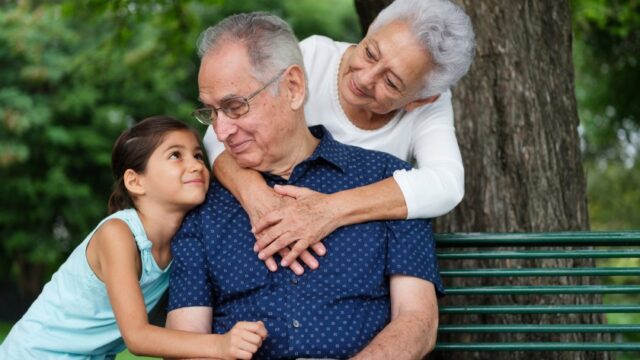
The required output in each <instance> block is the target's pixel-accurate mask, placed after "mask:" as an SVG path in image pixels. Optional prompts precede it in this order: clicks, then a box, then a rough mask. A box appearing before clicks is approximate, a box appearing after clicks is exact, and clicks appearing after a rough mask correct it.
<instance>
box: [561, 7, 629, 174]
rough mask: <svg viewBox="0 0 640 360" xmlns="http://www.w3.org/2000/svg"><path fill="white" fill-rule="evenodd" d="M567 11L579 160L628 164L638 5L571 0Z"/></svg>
mask: <svg viewBox="0 0 640 360" xmlns="http://www.w3.org/2000/svg"><path fill="white" fill-rule="evenodd" d="M572 9H573V23H574V25H573V27H574V32H575V45H574V60H575V66H576V96H577V99H578V103H579V111H580V119H581V121H582V126H583V127H584V135H585V139H586V143H585V145H586V146H585V156H586V157H587V159H589V160H592V159H595V158H599V159H603V158H604V159H608V160H618V161H620V160H622V161H627V163H628V164H630V163H632V162H633V159H634V158H635V156H636V155H637V153H638V150H640V139H639V138H640V135H639V134H640V102H638V101H637V96H636V87H637V84H638V83H640V52H639V50H640V1H638V0H630V1H622V0H615V1H605V0H573V1H572Z"/></svg>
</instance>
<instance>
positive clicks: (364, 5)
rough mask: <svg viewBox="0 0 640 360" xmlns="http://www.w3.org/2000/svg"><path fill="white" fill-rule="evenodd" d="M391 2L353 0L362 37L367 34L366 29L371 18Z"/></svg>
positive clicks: (388, 0) (385, 0) (386, 0)
mask: <svg viewBox="0 0 640 360" xmlns="http://www.w3.org/2000/svg"><path fill="white" fill-rule="evenodd" d="M392 2H393V0H354V3H355V6H356V12H357V13H358V18H359V19H360V30H361V31H362V36H363V37H364V36H365V35H366V34H367V29H368V28H369V25H371V23H372V22H373V19H375V18H376V16H377V15H378V13H379V12H380V11H381V10H382V9H384V8H385V7H387V5H389V4H391V3H392Z"/></svg>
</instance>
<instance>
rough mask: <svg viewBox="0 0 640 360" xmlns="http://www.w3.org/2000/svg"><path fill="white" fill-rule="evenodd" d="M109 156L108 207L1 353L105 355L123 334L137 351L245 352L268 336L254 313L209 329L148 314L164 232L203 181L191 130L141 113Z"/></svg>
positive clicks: (162, 280) (244, 355) (200, 194)
mask: <svg viewBox="0 0 640 360" xmlns="http://www.w3.org/2000/svg"><path fill="white" fill-rule="evenodd" d="M111 165H112V168H113V175H114V177H115V178H116V183H115V190H114V191H113V193H112V194H111V198H110V199H109V213H110V214H111V215H110V216H108V217H107V218H105V219H104V220H102V221H101V222H100V223H99V224H98V226H97V227H96V229H95V230H93V232H91V233H90V234H89V236H87V238H86V239H85V240H84V241H83V242H82V243H81V244H80V245H79V246H78V247H77V248H76V249H75V250H74V251H73V253H72V254H71V256H69V258H68V259H67V261H66V262H65V263H64V264H63V265H62V266H61V267H60V269H58V271H57V272H56V273H55V274H54V275H53V277H52V278H51V281H49V283H48V284H46V285H45V287H44V289H43V291H42V294H40V296H39V297H38V299H36V301H35V302H34V303H33V305H31V307H30V308H29V310H28V311H27V313H26V314H25V315H24V316H23V318H22V319H21V320H20V321H18V323H16V325H15V326H14V327H13V329H11V332H10V333H9V335H8V336H7V338H6V339H5V341H4V342H3V343H2V345H0V359H20V360H24V359H51V358H53V359H58V358H64V359H113V358H115V355H116V354H118V353H119V352H121V351H122V350H124V348H125V343H126V346H127V347H128V348H129V350H130V351H131V352H132V353H134V354H139V355H148V356H158V357H211V358H223V359H227V358H241V359H250V358H251V356H252V355H253V353H255V352H256V351H257V349H258V348H259V347H260V345H261V344H262V341H263V340H264V339H265V337H266V336H267V332H266V329H265V327H264V324H262V322H241V323H238V324H236V325H235V327H234V328H233V329H231V331H229V332H228V333H227V334H224V335H214V334H195V333H189V332H184V331H178V330H169V329H165V328H161V327H157V326H153V325H150V324H149V322H148V319H147V313H148V312H149V311H150V310H151V309H152V308H153V307H154V306H155V305H156V304H157V303H158V300H159V299H160V297H161V295H162V294H163V293H164V291H165V289H166V288H167V284H168V279H169V270H170V268H171V252H170V242H171V238H172V237H173V235H174V234H175V232H176V231H177V230H178V228H179V227H180V223H181V222H182V219H183V217H184V216H185V214H186V213H187V212H188V211H189V210H191V209H192V208H194V207H195V206H197V205H199V204H200V203H202V202H203V201H204V198H205V195H206V193H207V189H208V187H209V172H208V170H207V166H206V165H205V163H204V157H203V151H202V149H201V147H200V144H199V142H198V136H197V134H196V133H195V132H194V131H193V130H191V129H190V128H189V127H188V126H186V125H185V124H183V123H182V122H180V121H178V120H176V119H173V118H170V117H164V116H158V117H152V118H148V119H145V120H143V121H142V122H140V123H138V124H136V125H135V126H133V127H132V128H130V129H128V130H126V131H125V132H124V133H123V134H122V135H120V137H119V138H118V140H117V141H116V143H115V145H114V147H113V153H112V159H111ZM123 340H124V341H123Z"/></svg>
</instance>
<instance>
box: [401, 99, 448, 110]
mask: <svg viewBox="0 0 640 360" xmlns="http://www.w3.org/2000/svg"><path fill="white" fill-rule="evenodd" d="M438 98H440V95H433V96H430V97H428V98H426V99H418V100H413V101H412V102H410V103H408V104H407V105H405V106H404V109H405V110H406V111H413V110H415V109H417V108H419V107H420V106H422V105H427V104H431V103H432V102H434V101H436V100H438Z"/></svg>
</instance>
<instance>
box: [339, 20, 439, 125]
mask: <svg viewBox="0 0 640 360" xmlns="http://www.w3.org/2000/svg"><path fill="white" fill-rule="evenodd" d="M345 60H346V66H347V68H346V71H345V73H343V74H342V76H341V78H340V82H339V87H340V89H339V90H340V95H342V100H343V101H345V102H346V103H348V104H349V105H351V106H355V107H357V108H364V109H367V110H369V111H372V112H374V113H377V114H386V113H389V112H391V111H394V110H397V109H399V108H402V107H404V106H405V105H406V104H408V103H409V102H411V101H413V100H416V98H415V97H416V94H417V93H418V91H420V90H421V89H422V87H423V85H424V78H425V76H426V74H427V73H428V72H429V71H430V70H431V66H432V65H431V60H430V57H429V55H428V53H427V52H426V51H425V50H423V48H422V46H421V45H420V43H419V42H418V40H417V39H416V38H415V36H414V34H413V33H412V31H411V28H410V27H409V25H408V24H407V23H406V22H402V21H394V22H391V23H388V24H385V25H383V26H382V27H381V28H380V29H378V30H377V31H376V32H373V33H369V34H367V36H366V37H365V38H364V39H363V40H362V41H361V42H360V43H359V44H358V46H357V47H356V48H355V49H354V50H353V51H352V52H351V54H350V56H349V57H348V58H346V59H344V60H343V61H345Z"/></svg>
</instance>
